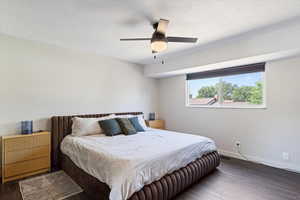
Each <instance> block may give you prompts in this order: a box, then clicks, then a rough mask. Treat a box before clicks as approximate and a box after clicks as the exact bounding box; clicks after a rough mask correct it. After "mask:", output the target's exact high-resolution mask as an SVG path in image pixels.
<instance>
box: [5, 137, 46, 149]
mask: <svg viewBox="0 0 300 200" xmlns="http://www.w3.org/2000/svg"><path fill="white" fill-rule="evenodd" d="M45 145H50V134H43V135H29V136H24V137H16V138H9V139H6V140H5V141H4V148H5V151H18V150H24V149H28V148H34V147H39V146H45Z"/></svg>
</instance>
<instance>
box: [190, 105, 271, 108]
mask: <svg viewBox="0 0 300 200" xmlns="http://www.w3.org/2000/svg"><path fill="white" fill-rule="evenodd" d="M185 106H186V107H188V108H210V109H267V106H266V105H260V106H206V105H185Z"/></svg>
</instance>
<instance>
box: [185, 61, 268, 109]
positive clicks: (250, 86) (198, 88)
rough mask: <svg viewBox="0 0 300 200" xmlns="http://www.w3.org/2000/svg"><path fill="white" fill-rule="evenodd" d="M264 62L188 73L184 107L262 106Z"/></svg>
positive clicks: (263, 103) (263, 99)
mask: <svg viewBox="0 0 300 200" xmlns="http://www.w3.org/2000/svg"><path fill="white" fill-rule="evenodd" d="M264 73H265V63H258V64H253V65H247V66H239V67H231V68H225V69H220V70H212V71H205V72H198V73H193V74H187V106H195V107H228V108H262V107H265V98H264V87H265V84H264Z"/></svg>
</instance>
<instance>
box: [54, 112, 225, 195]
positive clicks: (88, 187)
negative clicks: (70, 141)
mask: <svg viewBox="0 0 300 200" xmlns="http://www.w3.org/2000/svg"><path fill="white" fill-rule="evenodd" d="M109 114H111V113H107V114H91V115H73V116H54V117H52V118H51V123H52V135H51V136H52V152H51V160H52V170H58V169H63V170H64V171H65V172H66V173H67V174H68V175H69V176H70V177H72V179H73V180H74V181H75V182H76V183H78V185H80V186H81V187H82V188H83V190H84V192H85V193H86V195H87V196H88V197H89V199H93V200H108V199H109V193H110V188H109V187H108V185H107V184H105V183H102V182H100V181H99V180H98V179H96V178H95V177H93V176H91V175H89V174H87V173H86V172H84V171H83V170H82V169H80V168H79V167H77V166H76V165H75V164H74V163H73V162H72V160H71V159H70V158H69V157H68V156H66V155H64V154H63V153H62V152H61V151H60V144H61V142H62V140H63V138H64V137H65V136H66V135H68V134H71V131H72V118H73V117H82V118H98V117H103V116H107V115H109ZM114 114H116V115H128V114H131V115H140V114H143V113H142V112H128V113H114ZM219 164H220V156H219V154H218V153H217V152H212V153H209V154H206V155H204V156H202V157H201V158H199V159H197V160H196V161H194V162H191V163H190V164H188V165H187V166H185V167H183V168H181V169H179V170H177V171H175V172H173V173H171V174H167V175H165V176H164V177H162V178H161V179H159V180H158V181H155V182H153V183H151V184H149V185H146V186H144V187H143V188H142V189H141V190H140V191H138V192H136V193H134V194H133V195H132V196H131V197H130V198H129V200H168V199H172V198H173V197H175V196H176V195H177V194H179V193H180V192H182V191H184V190H185V189H186V188H188V187H189V186H191V185H192V184H194V183H196V182H197V181H199V180H200V179H201V178H202V177H204V176H206V175H208V174H209V173H211V172H212V171H214V170H215V169H216V167H217V166H219Z"/></svg>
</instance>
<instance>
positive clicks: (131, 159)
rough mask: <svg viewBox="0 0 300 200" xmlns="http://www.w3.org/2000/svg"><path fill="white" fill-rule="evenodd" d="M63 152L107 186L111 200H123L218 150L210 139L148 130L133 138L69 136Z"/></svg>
mask: <svg viewBox="0 0 300 200" xmlns="http://www.w3.org/2000/svg"><path fill="white" fill-rule="evenodd" d="M61 150H62V152H63V153H64V154H66V155H67V156H68V157H69V158H70V159H71V160H72V161H73V162H74V163H75V164H76V165H77V166H78V167H79V168H81V169H82V170H84V171H85V172H86V173H88V174H90V175H92V176H94V177H96V178H97V179H98V180H99V181H101V182H104V183H106V184H107V185H108V186H109V187H110V189H111V192H110V199H111V200H122V199H128V198H129V197H130V196H131V195H132V194H133V193H134V192H136V191H139V190H140V189H141V188H143V186H144V185H147V184H150V183H152V182H154V181H156V180H159V179H160V178H161V177H163V176H164V175H166V174H169V173H172V172H174V171H175V170H177V169H179V168H181V167H184V166H186V165H187V164H189V163H190V162H192V161H194V160H196V159H197V158H200V157H201V156H202V155H205V154H207V153H210V152H213V151H216V146H215V143H214V142H213V141H212V140H211V139H209V138H207V137H202V136H196V135H191V134H184V133H178V132H172V131H165V130H158V129H149V130H147V131H146V132H139V133H138V134H135V135H130V136H125V135H118V136H114V137H108V136H105V135H92V136H81V137H73V136H71V135H69V136H67V137H65V138H64V140H63V142H62V143H61Z"/></svg>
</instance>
